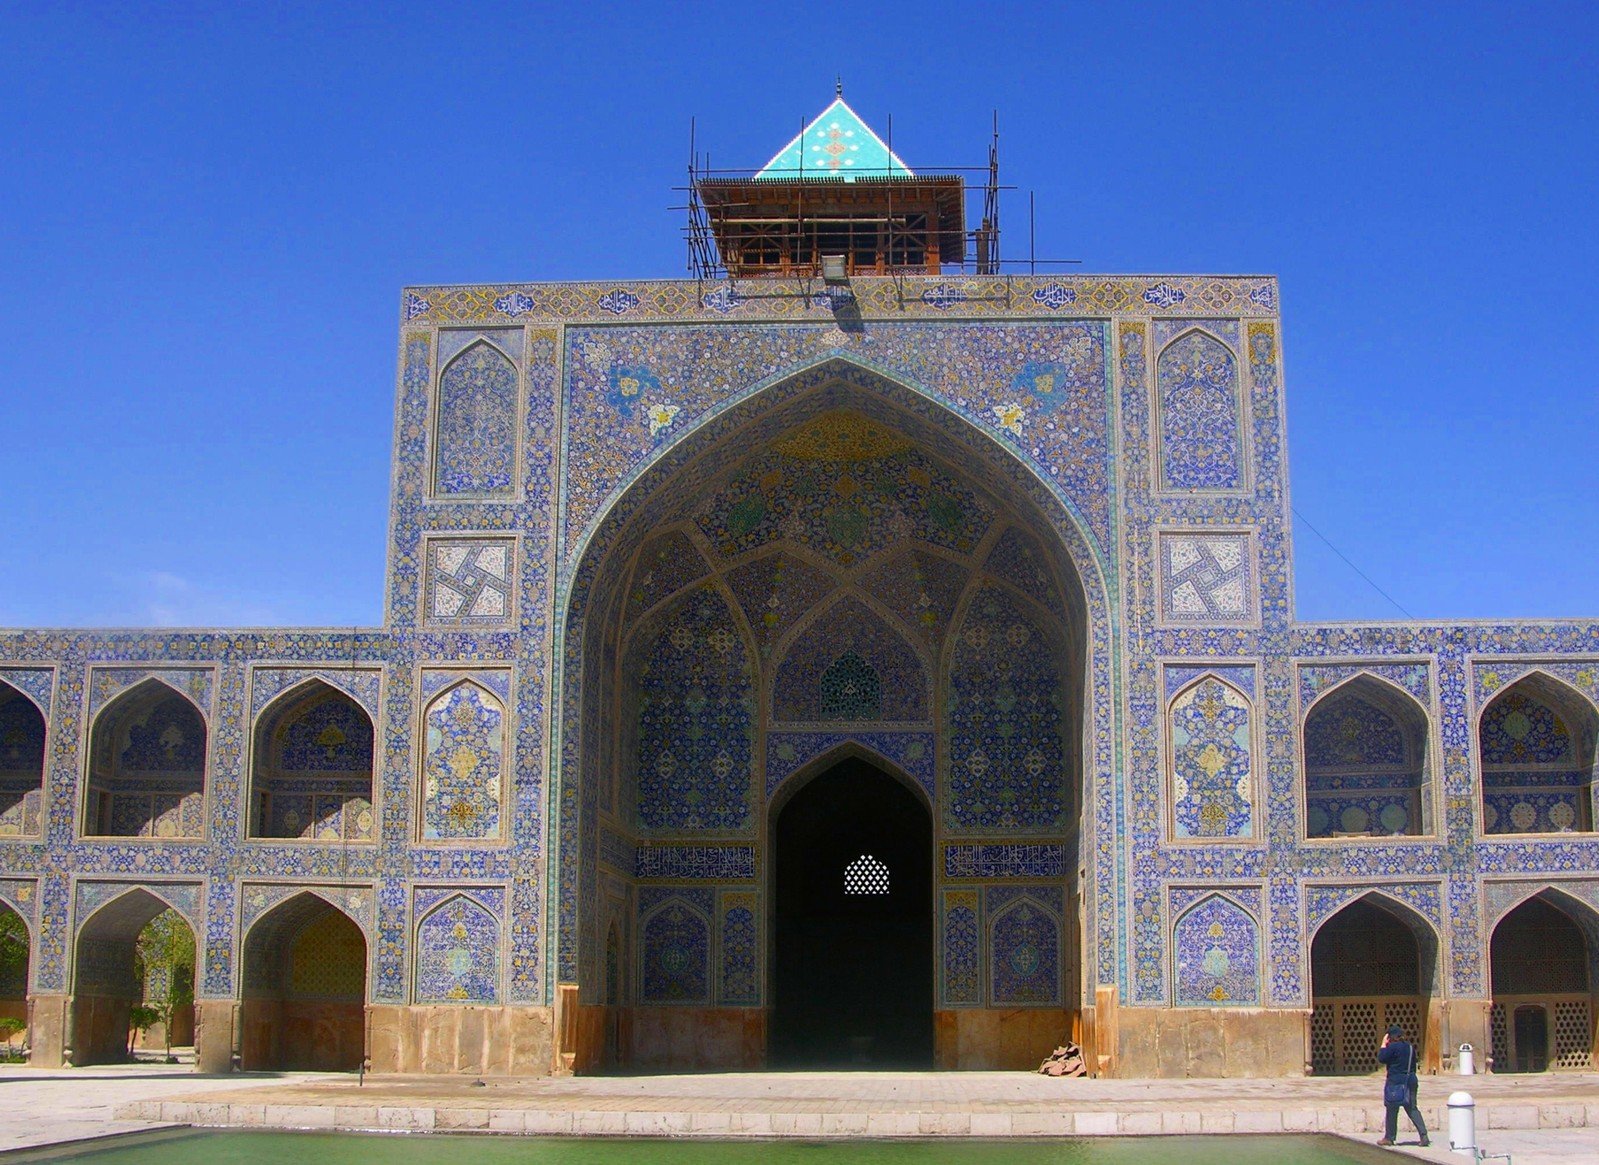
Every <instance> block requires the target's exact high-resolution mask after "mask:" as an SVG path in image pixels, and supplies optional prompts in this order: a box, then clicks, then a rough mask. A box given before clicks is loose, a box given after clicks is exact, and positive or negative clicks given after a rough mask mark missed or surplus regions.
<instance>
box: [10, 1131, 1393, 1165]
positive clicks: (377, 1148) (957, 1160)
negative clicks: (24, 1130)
mask: <svg viewBox="0 0 1599 1165" xmlns="http://www.w3.org/2000/svg"><path fill="white" fill-rule="evenodd" d="M64 1149H65V1151H63V1150H64ZM8 1157H10V1155H9V1154H8ZM11 1159H12V1160H18V1161H29V1160H37V1161H44V1160H51V1161H82V1162H86V1163H92V1165H280V1163H283V1162H288V1163H293V1165H512V1163H514V1165H1351V1163H1354V1162H1377V1161H1384V1160H1387V1161H1390V1162H1391V1161H1393V1160H1394V1158H1392V1157H1390V1156H1389V1155H1388V1154H1386V1153H1384V1152H1383V1151H1382V1150H1380V1149H1377V1148H1375V1147H1371V1146H1367V1145H1362V1144H1357V1143H1355V1142H1352V1141H1346V1140H1342V1139H1340V1138H1337V1137H1330V1136H1316V1135H1309V1136H1225V1137H1220V1136H1218V1137H1089V1138H1074V1139H1061V1140H1056V1139H1042V1138H1040V1139H1032V1138H1028V1139H1020V1138H1018V1139H1012V1140H1003V1141H1000V1140H995V1141H979V1140H966V1139H947V1140H926V1141H881V1140H879V1141H869V1140H837V1141H798V1140H794V1141H711V1140H698V1139H696V1140H657V1139H627V1138H589V1139H576V1138H556V1137H515V1136H482V1135H479V1136H447V1135H446V1136H440V1135H428V1136H398V1135H396V1136H384V1135H377V1134H360V1133H285V1132H214V1133H213V1132H195V1133H186V1134H180V1135H176V1136H167V1137H162V1138H160V1139H155V1140H141V1141H131V1142H130V1141H124V1142H121V1143H116V1142H111V1143H107V1142H101V1143H100V1144H99V1145H98V1146H96V1145H93V1144H88V1145H84V1146H83V1147H82V1148H81V1149H77V1150H73V1149H72V1148H71V1147H60V1146H58V1147H56V1148H54V1149H52V1150H46V1151H41V1152H39V1153H38V1154H34V1153H27V1154H24V1155H20V1156H18V1157H15V1158H11Z"/></svg>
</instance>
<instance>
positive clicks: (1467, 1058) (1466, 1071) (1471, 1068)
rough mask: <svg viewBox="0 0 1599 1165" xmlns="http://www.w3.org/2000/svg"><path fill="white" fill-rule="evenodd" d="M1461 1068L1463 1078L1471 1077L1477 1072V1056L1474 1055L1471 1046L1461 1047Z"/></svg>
mask: <svg viewBox="0 0 1599 1165" xmlns="http://www.w3.org/2000/svg"><path fill="white" fill-rule="evenodd" d="M1459 1067H1460V1074H1461V1075H1462V1076H1470V1075H1471V1074H1472V1073H1473V1072H1475V1071H1476V1070H1477V1060H1476V1056H1475V1055H1474V1054H1473V1052H1472V1050H1471V1045H1470V1044H1461V1045H1460V1060H1459Z"/></svg>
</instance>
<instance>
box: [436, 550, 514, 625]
mask: <svg viewBox="0 0 1599 1165" xmlns="http://www.w3.org/2000/svg"><path fill="white" fill-rule="evenodd" d="M515 548H516V540H515V539H514V538H430V539H428V542H427V565H426V578H427V581H426V585H425V587H424V590H423V604H424V609H425V611H426V616H425V618H426V621H427V624H428V626H430V627H504V626H508V625H509V624H510V622H511V580H512V578H513V577H514V570H513V565H514V561H515V553H514V552H515Z"/></svg>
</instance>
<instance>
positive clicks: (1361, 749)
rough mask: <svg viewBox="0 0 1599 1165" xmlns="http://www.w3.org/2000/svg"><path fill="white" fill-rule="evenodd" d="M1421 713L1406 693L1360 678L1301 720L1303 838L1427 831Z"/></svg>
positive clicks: (1426, 761)
mask: <svg viewBox="0 0 1599 1165" xmlns="http://www.w3.org/2000/svg"><path fill="white" fill-rule="evenodd" d="M1428 736H1429V733H1428V726H1427V713H1426V712H1425V710H1423V708H1422V707H1421V705H1420V704H1418V703H1417V702H1416V700H1415V697H1413V696H1411V695H1410V694H1409V693H1408V692H1404V691H1401V690H1400V689H1398V688H1396V687H1394V686H1393V685H1392V684H1389V683H1385V682H1384V681H1382V680H1379V679H1377V678H1375V677H1374V676H1369V675H1359V676H1355V677H1354V678H1352V679H1350V680H1348V681H1346V682H1344V683H1343V684H1340V685H1339V686H1338V687H1336V688H1333V689H1332V690H1331V691H1329V692H1327V693H1325V694H1324V695H1322V697H1321V698H1320V699H1318V700H1317V701H1316V702H1315V704H1314V705H1312V706H1311V709H1310V711H1309V713H1308V714H1307V715H1306V717H1305V731H1304V742H1305V746H1304V747H1305V770H1304V771H1305V836H1307V837H1352V836H1353V837H1360V836H1395V837H1397V836H1401V835H1417V834H1421V835H1426V834H1431V833H1432V832H1433V827H1432V798H1431V796H1430V792H1429V783H1430V782H1429V772H1430V762H1429V758H1428Z"/></svg>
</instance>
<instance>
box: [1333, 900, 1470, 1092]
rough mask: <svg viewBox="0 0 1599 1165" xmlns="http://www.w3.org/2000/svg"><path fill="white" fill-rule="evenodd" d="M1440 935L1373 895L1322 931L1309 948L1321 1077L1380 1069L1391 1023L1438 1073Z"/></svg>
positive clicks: (1345, 910) (1407, 909)
mask: <svg viewBox="0 0 1599 1165" xmlns="http://www.w3.org/2000/svg"><path fill="white" fill-rule="evenodd" d="M1437 978H1438V935H1437V933H1436V932H1435V931H1434V930H1433V927H1432V924H1431V923H1429V922H1428V921H1427V920H1426V919H1425V918H1423V917H1422V916H1421V915H1419V914H1417V913H1416V912H1415V911H1414V910H1412V909H1411V908H1410V907H1408V906H1405V905H1403V904H1402V903H1400V902H1397V901H1396V900H1394V899H1392V898H1389V897H1387V896H1386V895H1383V894H1378V893H1369V894H1366V895H1364V896H1362V897H1360V898H1358V899H1356V900H1355V901H1354V902H1351V903H1349V904H1348V905H1347V906H1344V907H1343V908H1342V909H1340V910H1339V911H1338V912H1337V913H1335V914H1333V915H1332V916H1331V917H1330V918H1328V919H1327V920H1326V921H1325V922H1323V923H1322V924H1321V926H1320V927H1318V928H1317V930H1316V932H1315V936H1314V937H1313V938H1312V939H1311V944H1310V1001H1311V1008H1312V1011H1311V1018H1310V1062H1311V1071H1312V1072H1314V1073H1315V1074H1316V1075H1319V1076H1325V1075H1361V1074H1364V1073H1368V1072H1371V1071H1373V1070H1374V1067H1375V1065H1376V1063H1377V1048H1378V1046H1379V1044H1381V1042H1382V1036H1383V1033H1384V1032H1385V1031H1387V1029H1388V1026H1389V1025H1390V1024H1395V1023H1397V1024H1398V1025H1399V1026H1400V1027H1402V1028H1404V1030H1405V1036H1406V1038H1407V1039H1410V1040H1411V1041H1413V1042H1414V1043H1415V1044H1416V1045H1417V1051H1418V1054H1419V1055H1420V1056H1421V1063H1422V1065H1423V1066H1424V1067H1425V1066H1427V1065H1429V1064H1431V1065H1433V1066H1436V1064H1437V1062H1438V1049H1437V1048H1436V1047H1434V1046H1432V1045H1433V1044H1434V1043H1436V1041H1435V1040H1434V1039H1433V1038H1432V1037H1433V1034H1434V1033H1433V1028H1434V1024H1433V1021H1432V1019H1431V1015H1430V1011H1431V1003H1432V997H1433V996H1434V994H1435V993H1436V990H1437Z"/></svg>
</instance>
